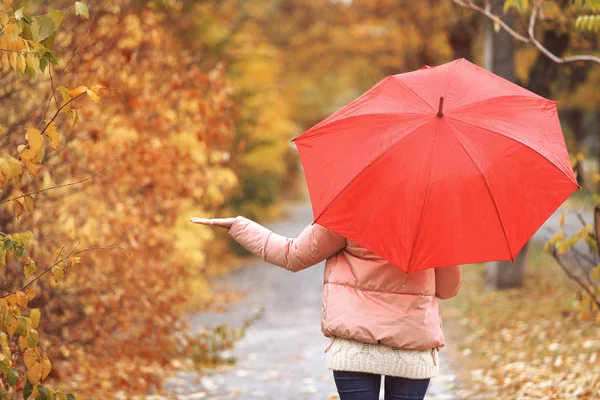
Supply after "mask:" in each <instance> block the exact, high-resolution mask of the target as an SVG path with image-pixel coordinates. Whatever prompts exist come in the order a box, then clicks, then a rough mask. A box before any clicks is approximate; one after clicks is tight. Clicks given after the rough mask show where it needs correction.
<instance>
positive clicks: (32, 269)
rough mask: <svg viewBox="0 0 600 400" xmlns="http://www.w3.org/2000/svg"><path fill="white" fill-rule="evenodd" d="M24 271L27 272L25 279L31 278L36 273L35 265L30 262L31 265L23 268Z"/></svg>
mask: <svg viewBox="0 0 600 400" xmlns="http://www.w3.org/2000/svg"><path fill="white" fill-rule="evenodd" d="M23 270H24V272H25V278H29V277H30V276H31V275H33V273H34V272H35V263H34V262H29V263H27V264H25V266H24V267H23Z"/></svg>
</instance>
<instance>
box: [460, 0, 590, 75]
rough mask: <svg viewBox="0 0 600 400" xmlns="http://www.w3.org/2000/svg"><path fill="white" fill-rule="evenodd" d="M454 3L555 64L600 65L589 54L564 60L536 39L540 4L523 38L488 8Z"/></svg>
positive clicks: (464, 1) (464, 0) (530, 18)
mask: <svg viewBox="0 0 600 400" xmlns="http://www.w3.org/2000/svg"><path fill="white" fill-rule="evenodd" d="M452 1H453V2H454V3H456V4H458V5H459V6H461V7H463V8H469V9H471V10H474V11H476V12H478V13H480V14H481V15H484V16H485V17H487V18H488V19H490V20H492V21H494V22H495V23H497V24H499V25H500V26H501V27H502V29H504V30H505V31H506V32H507V33H508V34H510V35H511V36H512V37H513V38H515V39H516V40H518V41H520V42H523V43H526V44H529V45H534V46H535V47H536V48H537V49H538V50H539V51H541V52H542V53H543V54H544V55H545V56H546V57H548V58H549V59H551V60H552V61H554V62H555V63H558V64H566V63H570V62H575V61H587V62H595V63H598V64H600V57H596V56H592V55H587V54H581V55H576V56H569V57H562V58H561V57H558V56H557V55H556V54H553V53H552V52H551V51H550V50H548V49H547V48H546V47H545V46H544V45H543V44H541V43H540V42H539V41H538V40H537V39H536V38H535V35H534V28H535V23H536V21H537V17H538V13H541V12H542V9H541V5H540V4H539V3H537V4H535V5H534V6H533V9H532V11H531V15H530V17H529V28H528V30H527V34H528V36H523V35H521V34H520V33H518V32H517V31H515V30H514V29H512V28H511V27H510V26H508V25H507V24H506V23H505V22H504V21H502V19H501V18H500V17H498V16H497V15H494V14H492V13H491V12H490V11H489V8H488V7H486V8H485V9H484V8H482V7H480V6H478V5H477V4H475V3H473V2H472V1H466V0H452Z"/></svg>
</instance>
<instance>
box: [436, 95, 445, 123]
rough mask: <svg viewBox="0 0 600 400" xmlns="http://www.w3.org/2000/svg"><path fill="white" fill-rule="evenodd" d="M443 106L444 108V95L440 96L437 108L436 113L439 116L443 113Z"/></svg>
mask: <svg viewBox="0 0 600 400" xmlns="http://www.w3.org/2000/svg"><path fill="white" fill-rule="evenodd" d="M443 108H444V96H440V106H439V108H438V113H437V116H438V117H439V118H442V117H443V116H444V113H443V112H442V109H443Z"/></svg>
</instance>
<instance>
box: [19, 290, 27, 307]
mask: <svg viewBox="0 0 600 400" xmlns="http://www.w3.org/2000/svg"><path fill="white" fill-rule="evenodd" d="M27 301H28V299H27V295H26V294H25V293H24V292H21V291H18V292H17V305H18V306H19V307H27Z"/></svg>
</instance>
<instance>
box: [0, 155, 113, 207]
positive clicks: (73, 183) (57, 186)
mask: <svg viewBox="0 0 600 400" xmlns="http://www.w3.org/2000/svg"><path fill="white" fill-rule="evenodd" d="M116 160H117V159H116V158H113V159H112V161H111V162H109V163H108V165H107V166H105V167H104V168H102V169H101V170H100V171H98V172H96V173H94V174H93V175H90V176H88V177H87V178H85V179H81V180H79V181H75V182H70V183H64V184H62V185H56V186H52V187H49V188H46V189H42V190H35V191H33V192H29V193H25V194H22V195H20V196H16V197H12V198H10V199H5V200H2V201H0V204H3V203H8V202H10V201H13V200H18V199H21V198H23V197H26V196H31V195H34V194H39V193H43V192H48V191H50V190H55V189H59V188H63V187H67V186H74V185H78V184H80V183H84V182H87V181H89V180H91V179H94V178H95V177H96V176H98V175H100V174H101V173H102V172H104V171H105V170H106V169H108V167H110V166H111V165H112V163H114V162H115V161H116Z"/></svg>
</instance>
